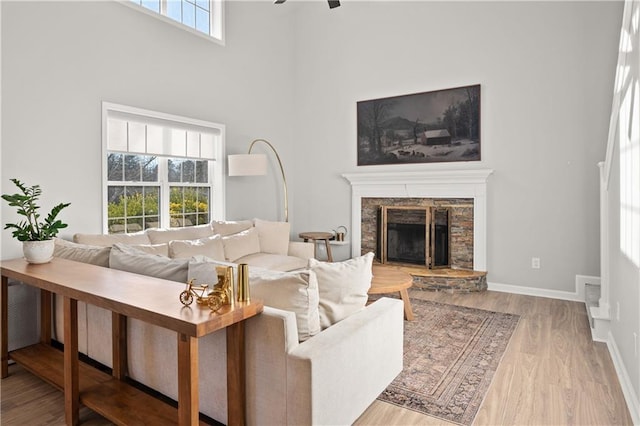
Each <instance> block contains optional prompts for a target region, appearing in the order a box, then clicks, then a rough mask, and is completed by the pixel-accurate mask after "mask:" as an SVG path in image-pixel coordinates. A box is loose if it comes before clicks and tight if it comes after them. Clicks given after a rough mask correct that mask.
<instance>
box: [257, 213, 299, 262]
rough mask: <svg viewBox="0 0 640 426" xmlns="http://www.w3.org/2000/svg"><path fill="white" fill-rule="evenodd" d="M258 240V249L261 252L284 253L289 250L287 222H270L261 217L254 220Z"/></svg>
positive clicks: (289, 228)
mask: <svg viewBox="0 0 640 426" xmlns="http://www.w3.org/2000/svg"><path fill="white" fill-rule="evenodd" d="M254 224H255V228H256V230H257V231H258V238H259V240H260V251H261V252H263V253H272V254H282V255H286V254H287V253H288V252H289V232H290V231H291V224H290V223H289V222H270V221H267V220H262V219H255V220H254Z"/></svg>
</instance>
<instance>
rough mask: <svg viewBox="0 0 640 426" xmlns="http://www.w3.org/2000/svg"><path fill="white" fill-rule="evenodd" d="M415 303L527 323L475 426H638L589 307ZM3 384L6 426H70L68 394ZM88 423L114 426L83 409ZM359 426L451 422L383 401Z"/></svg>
mask: <svg viewBox="0 0 640 426" xmlns="http://www.w3.org/2000/svg"><path fill="white" fill-rule="evenodd" d="M410 294H411V297H416V298H421V299H426V300H434V301H437V302H442V303H451V304H456V305H461V306H469V307H474V308H480V309H488V310H493V311H499V312H510V313H515V314H518V315H520V316H521V318H520V323H519V325H518V328H517V329H516V331H515V333H514V335H513V337H512V338H511V342H510V344H509V347H508V348H507V351H506V352H505V354H504V357H503V359H502V362H501V364H500V367H499V368H498V370H497V372H496V374H495V376H494V378H493V382H492V384H491V387H490V388H489V391H488V393H487V396H486V398H485V401H484V403H483V404H482V406H481V407H480V410H479V411H478V415H477V416H476V419H475V422H474V424H475V425H525V424H526V425H631V424H632V422H631V418H630V416H629V412H628V410H627V407H626V404H625V401H624V397H623V395H622V391H621V389H620V385H619V383H618V380H617V376H616V373H615V370H614V367H613V363H612V362H611V358H610V357H609V352H608V350H607V347H606V345H605V344H604V343H596V342H593V341H592V340H591V333H590V330H589V324H588V319H587V313H586V310H585V305H584V303H577V302H567V301H562V300H554V299H546V298H540V297H531V296H520V295H514V294H508V293H498V292H492V291H486V292H482V293H471V294H448V293H444V292H431V291H421V290H416V289H412V290H410ZM9 374H10V375H9V377H8V378H6V379H4V380H2V382H1V383H0V391H1V393H2V397H1V398H2V408H1V413H0V414H1V417H0V423H1V424H2V425H30V426H31V425H34V426H37V425H63V424H64V404H63V401H64V398H63V394H62V392H60V391H58V390H57V389H55V388H54V387H52V386H51V385H49V384H47V383H45V382H43V381H42V380H40V379H38V378H36V377H35V376H33V375H31V374H30V373H28V372H26V371H25V370H23V369H22V368H20V367H19V366H17V365H13V366H11V367H10V368H9ZM80 418H81V423H82V424H85V425H91V426H101V425H109V424H111V423H109V422H108V421H106V420H105V419H103V418H102V417H100V416H99V415H97V414H96V413H94V412H92V411H90V410H89V409H87V408H82V410H81V413H80ZM355 424H356V425H385V426H386V425H442V424H447V422H445V421H443V420H440V419H436V418H433V417H428V416H425V415H422V414H420V413H417V412H414V411H411V410H406V409H402V408H399V407H396V406H394V405H392V404H388V403H384V402H381V401H375V402H374V403H373V404H372V405H371V406H370V407H369V408H368V409H367V411H365V413H364V414H363V415H362V416H361V417H360V418H359V419H358V420H357V421H356V423H355Z"/></svg>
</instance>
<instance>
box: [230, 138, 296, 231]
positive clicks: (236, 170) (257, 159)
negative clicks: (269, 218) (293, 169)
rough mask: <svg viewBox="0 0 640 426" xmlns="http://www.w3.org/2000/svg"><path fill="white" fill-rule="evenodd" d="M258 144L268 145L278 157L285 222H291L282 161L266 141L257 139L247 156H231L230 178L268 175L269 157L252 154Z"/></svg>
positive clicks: (250, 146)
mask: <svg viewBox="0 0 640 426" xmlns="http://www.w3.org/2000/svg"><path fill="white" fill-rule="evenodd" d="M257 142H262V143H264V144H266V145H267V146H268V147H269V148H271V150H272V151H273V153H274V154H275V156H276V159H277V160H278V164H279V165H280V173H282V186H283V188H284V220H285V222H289V196H288V193H287V179H286V178H285V176H284V168H283V167H282V161H281V160H280V156H279V155H278V152H277V151H276V149H275V148H274V147H273V145H271V143H270V142H269V141H267V140H265V139H256V140H254V141H253V142H251V145H249V152H248V153H247V154H234V155H229V157H228V160H229V176H264V175H266V174H267V156H266V155H265V154H252V153H251V150H252V149H253V146H254V145H255V144H256V143H257Z"/></svg>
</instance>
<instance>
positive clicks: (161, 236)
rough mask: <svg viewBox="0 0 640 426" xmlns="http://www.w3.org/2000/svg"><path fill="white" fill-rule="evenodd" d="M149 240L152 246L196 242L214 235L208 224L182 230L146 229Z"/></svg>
mask: <svg viewBox="0 0 640 426" xmlns="http://www.w3.org/2000/svg"><path fill="white" fill-rule="evenodd" d="M146 232H147V235H148V236H149V240H150V241H151V243H153V244H161V243H168V242H169V241H172V240H196V239H198V238H206V237H210V236H212V235H213V234H214V232H213V228H212V227H211V225H210V224H208V223H207V224H206V225H198V226H186V227H184V228H169V229H158V228H153V229H147V231H146Z"/></svg>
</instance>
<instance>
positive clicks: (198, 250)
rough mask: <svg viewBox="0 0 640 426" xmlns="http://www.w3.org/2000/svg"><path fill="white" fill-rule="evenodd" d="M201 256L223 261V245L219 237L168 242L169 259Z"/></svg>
mask: <svg viewBox="0 0 640 426" xmlns="http://www.w3.org/2000/svg"><path fill="white" fill-rule="evenodd" d="M197 255H203V256H207V257H209V258H211V259H214V260H225V257H224V245H223V244H222V238H221V237H220V235H213V236H211V237H207V238H200V239H197V240H174V241H170V242H169V257H171V258H174V259H178V258H190V257H192V256H197Z"/></svg>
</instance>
